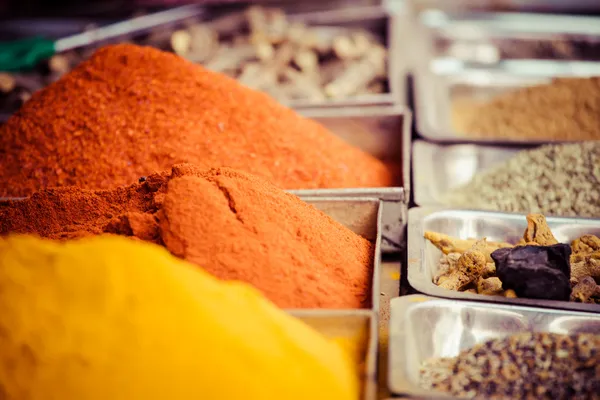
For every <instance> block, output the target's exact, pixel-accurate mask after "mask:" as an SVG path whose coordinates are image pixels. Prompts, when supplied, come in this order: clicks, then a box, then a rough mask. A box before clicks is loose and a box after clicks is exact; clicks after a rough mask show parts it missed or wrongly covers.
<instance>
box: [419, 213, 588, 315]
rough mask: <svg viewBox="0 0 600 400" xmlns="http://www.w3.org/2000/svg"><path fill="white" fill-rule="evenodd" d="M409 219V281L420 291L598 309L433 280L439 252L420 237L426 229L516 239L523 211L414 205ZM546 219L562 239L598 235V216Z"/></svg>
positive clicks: (463, 235)
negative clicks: (443, 284)
mask: <svg viewBox="0 0 600 400" xmlns="http://www.w3.org/2000/svg"><path fill="white" fill-rule="evenodd" d="M408 220H409V222H408V282H409V283H410V285H411V286H412V287H413V288H415V289H416V290H418V291H419V292H421V293H425V294H428V295H431V296H437V297H445V298H450V299H465V300H476V301H481V302H487V303H508V304H511V305H524V306H538V307H549V308H560V309H565V310H579V311H592V312H596V313H600V305H597V304H583V303H574V302H567V301H551V300H536V299H524V298H516V299H515V298H506V297H502V296H486V295H480V294H472V293H465V292H458V291H453V290H448V289H443V288H441V287H438V286H437V285H436V284H435V283H433V277H434V275H435V274H436V273H437V271H438V269H439V260H440V258H441V256H442V252H441V251H440V250H439V249H438V248H436V247H435V246H434V245H433V244H431V243H430V242H429V241H428V240H426V239H425V238H424V237H423V235H424V233H425V231H434V232H440V233H444V234H446V235H450V236H454V237H458V238H461V239H468V238H482V237H486V238H487V239H488V240H490V241H500V242H509V243H516V242H517V241H518V240H519V239H520V238H521V237H523V232H524V231H525V229H526V228H527V221H526V219H525V215H523V214H509V213H501V212H490V211H472V210H462V209H450V208H435V207H416V208H412V209H411V210H409V212H408ZM547 222H548V226H549V227H550V229H551V230H552V233H553V234H554V236H555V237H556V239H557V240H558V241H559V242H561V243H570V242H571V241H572V240H573V239H576V238H578V237H580V236H581V235H583V234H592V235H600V219H584V218H560V217H547Z"/></svg>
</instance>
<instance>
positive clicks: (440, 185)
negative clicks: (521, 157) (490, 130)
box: [413, 140, 532, 206]
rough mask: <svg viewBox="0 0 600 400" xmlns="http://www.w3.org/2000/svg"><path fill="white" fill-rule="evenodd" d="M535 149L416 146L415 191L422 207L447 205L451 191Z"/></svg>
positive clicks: (416, 200) (421, 144)
mask: <svg viewBox="0 0 600 400" xmlns="http://www.w3.org/2000/svg"><path fill="white" fill-rule="evenodd" d="M531 148H532V147H531V146H529V147H503V146H483V145H474V144H452V145H449V144H437V143H429V142H426V141H424V140H416V141H415V142H414V143H413V160H414V164H413V179H414V182H413V191H414V196H413V198H414V201H415V203H416V204H417V205H419V206H430V205H441V204H444V201H443V198H442V196H443V195H444V194H445V193H446V192H447V191H448V190H450V189H454V188H456V187H459V186H461V185H464V184H467V183H469V182H470V181H471V179H473V177H474V176H475V174H477V173H479V172H481V171H484V170H486V169H488V168H490V167H492V166H493V165H495V164H498V163H501V162H503V161H505V160H507V159H509V158H511V157H512V156H514V155H515V154H517V153H518V152H519V151H522V150H527V149H531Z"/></svg>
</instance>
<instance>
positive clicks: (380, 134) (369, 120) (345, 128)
mask: <svg viewBox="0 0 600 400" xmlns="http://www.w3.org/2000/svg"><path fill="white" fill-rule="evenodd" d="M300 113H301V114H302V115H304V116H306V117H309V118H313V119H315V120H316V121H318V122H320V123H321V124H323V125H324V126H326V127H327V128H328V129H329V130H330V131H332V132H333V133H335V134H336V135H338V136H340V137H341V138H342V139H344V140H345V141H347V142H348V143H350V144H352V145H354V146H357V147H359V148H361V149H363V150H364V151H366V152H367V153H369V154H372V155H373V156H375V157H377V158H379V159H381V160H384V161H387V162H392V163H395V164H399V167H400V169H401V176H399V177H398V183H397V185H398V186H402V187H389V188H356V189H315V190H292V191H291V192H292V193H294V194H296V195H298V196H300V197H303V196H313V197H314V196H318V197H377V198H379V199H381V200H383V217H382V250H383V251H384V252H385V253H395V252H399V251H401V250H402V249H404V247H405V240H404V239H405V238H404V236H405V235H404V229H405V227H406V223H407V217H406V216H407V214H406V213H407V211H408V201H409V199H410V190H411V189H410V181H411V180H410V165H411V130H410V129H411V113H410V111H409V110H408V109H406V108H405V107H402V106H379V107H376V106H373V107H347V108H317V109H307V110H301V111H300Z"/></svg>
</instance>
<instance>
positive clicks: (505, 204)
mask: <svg viewBox="0 0 600 400" xmlns="http://www.w3.org/2000/svg"><path fill="white" fill-rule="evenodd" d="M599 126H600V125H599ZM441 200H442V202H443V203H445V204H449V205H452V206H459V207H470V208H476V209H483V210H497V211H507V212H521V213H529V212H531V213H542V214H546V215H561V216H579V217H598V216H600V142H585V143H575V144H564V145H547V146H542V147H539V148H537V149H534V150H527V151H522V152H520V153H518V154H517V155H516V156H515V157H513V158H511V159H510V160H508V161H506V162H504V163H502V164H499V165H497V166H495V167H493V168H491V169H490V170H487V171H483V172H481V173H479V174H477V175H475V177H474V178H473V179H472V180H471V182H469V183H468V184H466V185H464V186H462V187H459V188H457V189H454V190H452V191H450V192H449V193H447V194H446V195H444V196H443V198H442V199H441Z"/></svg>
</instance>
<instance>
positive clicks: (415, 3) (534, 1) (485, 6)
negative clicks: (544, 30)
mask: <svg viewBox="0 0 600 400" xmlns="http://www.w3.org/2000/svg"><path fill="white" fill-rule="evenodd" d="M389 1H395V0H389ZM404 1H405V2H406V3H407V5H408V7H410V8H411V9H412V10H415V11H421V10H426V9H428V8H436V9H442V10H449V11H454V10H473V9H476V10H483V11H498V9H501V10H510V11H527V12H532V11H534V12H552V13H563V12H589V11H598V10H600V3H598V1H596V0H569V1H565V0H503V1H482V0H454V1H448V0H404Z"/></svg>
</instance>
